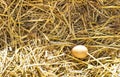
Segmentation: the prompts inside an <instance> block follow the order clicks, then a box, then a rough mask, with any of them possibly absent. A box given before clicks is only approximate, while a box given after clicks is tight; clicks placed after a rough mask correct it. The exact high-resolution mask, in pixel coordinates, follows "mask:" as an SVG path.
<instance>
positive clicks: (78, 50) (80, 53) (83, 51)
mask: <svg viewBox="0 0 120 77" xmlns="http://www.w3.org/2000/svg"><path fill="white" fill-rule="evenodd" d="M71 54H72V55H73V56H74V57H76V58H81V59H84V58H86V57H87V55H88V49H87V47H85V46H84V45H76V46H74V47H73V48H72V51H71Z"/></svg>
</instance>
